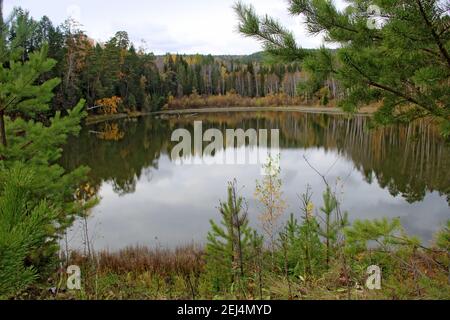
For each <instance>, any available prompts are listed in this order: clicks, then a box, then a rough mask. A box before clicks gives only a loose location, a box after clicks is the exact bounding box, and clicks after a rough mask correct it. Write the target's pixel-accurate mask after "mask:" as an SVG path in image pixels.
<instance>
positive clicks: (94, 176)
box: [62, 113, 450, 248]
mask: <svg viewBox="0 0 450 320" xmlns="http://www.w3.org/2000/svg"><path fill="white" fill-rule="evenodd" d="M196 120H202V121H203V126H204V130H205V131H206V130H207V129H209V128H217V129H220V130H222V132H225V130H226V129H237V128H242V129H245V130H246V129H249V128H252V129H256V130H259V129H269V130H270V129H276V128H278V129H280V139H281V140H280V148H281V166H282V172H283V182H284V191H285V196H286V198H287V199H288V203H289V205H290V207H289V209H288V212H297V211H298V210H297V207H298V201H297V200H298V197H297V195H298V194H299V193H301V192H303V191H304V190H305V187H306V185H307V184H310V185H311V186H312V188H313V190H315V199H314V200H315V202H316V203H318V204H320V203H321V194H320V193H321V191H322V190H323V185H322V182H321V180H320V177H318V176H317V175H316V174H315V173H314V172H313V171H312V170H311V168H309V167H308V166H307V164H306V163H305V162H304V160H303V155H305V154H306V155H307V156H308V158H309V159H310V161H311V163H313V164H314V165H315V166H316V167H317V169H319V170H321V171H322V172H326V171H328V170H329V169H330V167H332V170H330V173H329V177H328V178H329V179H330V181H336V180H340V181H341V182H340V185H341V186H342V192H343V193H342V194H343V195H342V196H343V200H344V207H345V209H347V210H348V211H349V212H350V215H351V217H352V218H377V217H381V216H389V217H397V216H400V217H402V220H403V222H404V224H405V226H406V227H407V228H408V230H409V231H411V232H413V233H415V234H417V235H419V236H421V237H423V238H424V239H430V238H431V235H432V233H433V232H434V231H435V229H436V228H437V226H438V225H439V224H440V223H442V222H443V221H444V220H445V219H448V218H449V217H450V215H449V213H450V211H449V207H448V204H447V201H450V184H449V181H450V170H449V169H450V162H449V160H448V159H449V156H450V147H449V145H448V143H446V142H445V141H443V140H442V139H441V138H440V136H439V135H438V134H437V132H436V131H435V129H434V128H433V126H432V125H430V124H429V123H426V122H418V123H415V124H411V125H408V126H395V127H390V128H384V129H376V130H369V121H368V118H365V117H356V118H353V119H348V118H346V117H343V116H330V115H314V114H301V113H258V114H243V113H230V114H220V115H193V116H190V117H184V118H180V119H166V120H161V119H159V120H158V119H153V118H150V117H148V118H143V119H140V120H131V121H130V120H128V121H119V122H112V123H104V124H99V125H97V126H91V127H88V128H85V129H84V130H83V132H82V134H81V136H80V137H79V138H78V139H73V140H72V141H71V142H70V144H69V146H68V147H67V149H66V151H65V153H64V157H63V159H62V162H63V165H64V166H65V167H66V168H68V169H71V168H75V167H77V166H80V165H87V166H89V167H90V168H91V169H92V170H91V173H90V177H89V178H90V181H89V188H90V189H89V190H95V192H97V194H98V195H100V196H101V198H102V201H101V203H100V205H99V206H98V207H96V208H95V209H94V212H93V217H92V224H93V225H95V226H97V229H98V230H96V235H97V237H98V239H97V241H96V243H95V245H96V247H103V248H104V247H109V248H121V247H124V246H126V245H133V244H136V243H141V244H147V245H152V244H154V243H155V241H154V240H155V238H158V239H159V241H160V242H161V243H162V244H163V245H176V244H180V243H184V242H187V241H191V240H195V241H202V240H203V239H204V237H205V234H206V233H207V231H208V227H209V226H208V220H209V219H211V218H216V217H217V213H216V210H215V208H216V206H217V204H218V201H219V199H221V198H223V197H224V196H225V191H226V190H225V189H226V182H227V181H229V180H231V179H233V178H237V179H238V181H239V183H240V184H241V185H244V186H245V188H244V189H243V193H244V195H245V196H246V197H247V198H248V200H249V202H250V211H251V212H250V213H251V214H253V215H255V214H256V213H257V206H256V204H255V203H254V201H253V189H254V185H255V180H256V179H257V178H259V177H260V175H259V174H260V170H259V168H258V167H256V166H249V165H247V166H245V165H241V166H214V165H212V166H176V165H175V164H174V162H173V161H172V159H171V158H170V153H171V152H170V151H171V149H172V148H173V146H174V145H176V142H171V141H170V137H171V134H172V132H173V131H174V130H175V129H179V128H185V129H187V130H188V131H190V132H191V133H192V134H193V133H194V132H193V130H194V128H193V123H194V121H196ZM446 198H447V199H446ZM446 200H447V201H446ZM254 220H256V219H254Z"/></svg>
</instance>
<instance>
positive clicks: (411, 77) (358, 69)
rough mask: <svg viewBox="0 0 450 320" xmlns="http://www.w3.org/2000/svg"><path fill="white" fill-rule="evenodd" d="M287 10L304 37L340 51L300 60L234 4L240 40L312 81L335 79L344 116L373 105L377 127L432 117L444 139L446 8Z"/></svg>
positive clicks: (291, 43) (396, 3)
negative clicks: (376, 13)
mask: <svg viewBox="0 0 450 320" xmlns="http://www.w3.org/2000/svg"><path fill="white" fill-rule="evenodd" d="M289 5H290V6H289V11H290V13H291V14H293V15H302V16H303V17H304V18H305V21H306V28H307V30H308V31H309V32H310V33H311V34H312V35H319V34H322V33H323V34H325V36H326V39H327V40H328V41H329V42H332V43H338V44H340V48H339V49H338V50H336V51H333V50H329V49H325V48H322V49H321V50H317V51H316V52H308V51H306V50H305V49H303V48H301V47H300V46H299V45H298V44H297V43H296V41H295V39H294V37H293V34H292V33H291V32H289V31H288V30H286V29H285V28H284V27H283V26H282V25H281V24H280V23H279V22H278V21H276V20H274V19H271V18H270V17H268V16H263V17H260V16H258V15H257V14H256V13H255V10H254V8H253V7H252V6H247V5H244V4H242V3H237V4H236V5H235V11H236V13H237V15H238V18H239V22H240V23H239V30H240V32H241V33H242V34H244V35H245V36H250V37H255V38H257V39H259V40H260V41H261V42H262V43H263V44H264V45H265V48H266V50H267V51H268V52H269V53H270V54H271V55H272V56H274V57H275V58H276V59H278V60H282V61H295V60H297V61H304V67H305V68H306V69H307V70H308V71H310V73H311V75H312V78H313V80H315V81H319V82H322V83H323V82H324V81H326V80H327V79H328V78H329V77H334V78H336V79H338V80H339V81H340V82H341V84H342V85H343V86H344V87H345V88H346V89H347V92H346V94H345V97H344V98H343V99H342V101H340V106H341V107H342V108H343V109H344V110H346V111H349V112H354V111H356V110H357V109H358V108H359V107H361V106H363V105H365V104H368V103H371V102H378V101H381V102H382V104H383V105H382V107H381V108H380V109H379V110H378V112H377V113H376V115H375V120H376V121H377V123H379V124H383V125H386V124H389V123H393V122H410V121H413V120H415V119H418V118H423V117H432V118H435V119H437V120H438V121H439V122H440V124H441V128H442V133H443V134H444V135H445V136H450V90H449V81H450V53H449V52H450V30H449V28H448V24H449V22H450V16H449V14H448V12H449V9H450V5H449V4H448V2H446V1H443V2H442V1H438V0H414V1H412V0H389V1H386V0H374V1H365V0H351V1H348V7H347V8H346V9H345V10H343V11H339V10H338V9H337V8H336V6H335V4H334V3H333V2H332V1H329V0H289ZM373 5H376V6H378V7H377V8H380V9H381V13H382V15H383V17H387V18H386V19H385V21H384V22H385V23H384V24H383V25H382V26H376V24H374V23H373V21H374V17H373V16H372V13H371V12H370V9H371V8H373ZM371 6H372V7H371ZM315 81H314V82H315Z"/></svg>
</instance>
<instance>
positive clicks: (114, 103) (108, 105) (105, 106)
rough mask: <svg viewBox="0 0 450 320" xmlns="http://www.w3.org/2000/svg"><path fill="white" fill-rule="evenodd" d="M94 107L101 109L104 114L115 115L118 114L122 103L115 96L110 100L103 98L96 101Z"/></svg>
mask: <svg viewBox="0 0 450 320" xmlns="http://www.w3.org/2000/svg"><path fill="white" fill-rule="evenodd" d="M95 103H96V105H98V106H101V107H102V111H103V113H104V114H116V113H118V112H119V105H120V104H121V103H122V99H121V98H120V97H117V96H113V97H111V98H104V99H100V100H97V101H96V102H95Z"/></svg>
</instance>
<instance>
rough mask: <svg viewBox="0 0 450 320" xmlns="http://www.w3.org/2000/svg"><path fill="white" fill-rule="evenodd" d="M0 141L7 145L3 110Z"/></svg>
mask: <svg viewBox="0 0 450 320" xmlns="http://www.w3.org/2000/svg"><path fill="white" fill-rule="evenodd" d="M0 1H2V0H0ZM0 143H1V144H2V145H3V147H6V146H7V143H6V126H5V111H4V110H2V111H0Z"/></svg>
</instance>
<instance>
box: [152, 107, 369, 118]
mask: <svg viewBox="0 0 450 320" xmlns="http://www.w3.org/2000/svg"><path fill="white" fill-rule="evenodd" d="M228 112H300V113H322V114H335V115H347V114H348V113H347V112H345V111H342V109H340V108H337V107H330V108H329V107H306V106H287V107H210V108H198V109H195V108H194V109H174V110H163V111H158V112H152V113H150V115H182V114H192V113H228ZM374 112H375V110H374V109H373V108H370V107H366V108H362V109H360V110H359V111H358V112H356V113H355V115H359V116H370V115H372V114H373V113H374Z"/></svg>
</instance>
